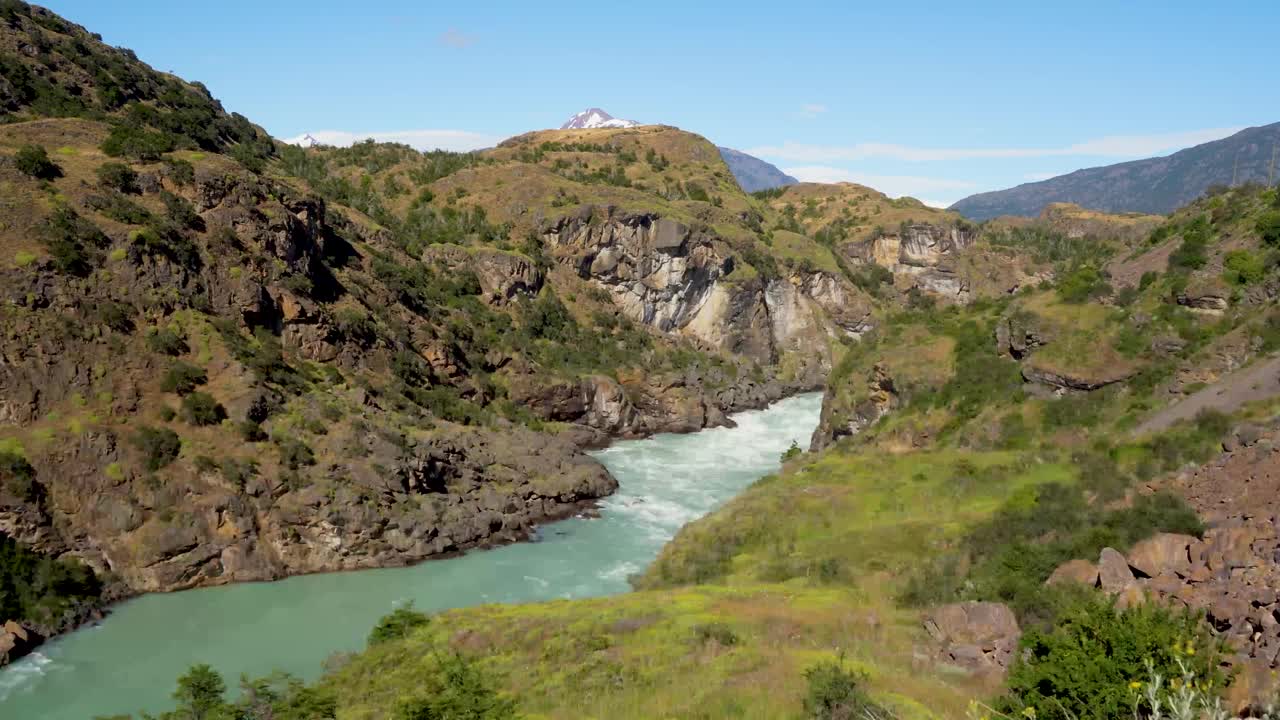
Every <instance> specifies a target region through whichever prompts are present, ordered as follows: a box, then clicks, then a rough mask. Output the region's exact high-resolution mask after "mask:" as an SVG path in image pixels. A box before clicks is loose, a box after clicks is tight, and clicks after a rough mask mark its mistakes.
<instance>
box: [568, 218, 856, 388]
mask: <svg viewBox="0 0 1280 720" xmlns="http://www.w3.org/2000/svg"><path fill="white" fill-rule="evenodd" d="M543 238H544V240H545V241H546V243H547V245H548V246H549V247H551V248H552V249H553V252H554V254H555V255H556V257H557V259H558V260H559V261H560V262H561V263H563V264H567V265H570V266H572V267H574V268H576V269H577V271H578V273H579V275H580V276H582V277H583V278H586V279H589V280H592V281H593V282H595V283H596V284H597V285H598V286H599V287H601V288H602V289H604V290H606V291H608V292H609V294H610V296H611V298H612V300H613V302H614V303H615V304H616V305H618V306H619V307H620V308H621V309H622V311H623V312H624V313H625V314H626V315H627V316H628V317H629V318H631V319H632V320H634V321H636V322H639V323H641V324H644V325H648V326H650V327H653V328H655V329H657V330H659V331H661V332H665V333H671V334H678V335H686V336H691V337H694V338H697V339H698V340H700V341H702V342H705V343H707V344H709V345H711V346H713V347H716V348H721V349H725V350H729V351H731V352H734V353H736V354H739V355H743V356H746V357H747V358H750V359H752V360H755V361H757V362H759V363H761V364H772V363H774V362H776V361H777V360H778V358H779V357H780V356H781V354H783V353H786V352H792V351H798V350H802V349H803V350H805V354H804V355H805V357H804V358H802V362H805V363H806V364H807V365H808V366H809V367H807V368H804V369H802V374H804V373H805V372H810V373H812V374H814V376H815V377H816V376H817V375H818V374H820V373H821V372H825V370H827V369H829V368H830V362H831V358H830V353H829V351H828V350H827V349H826V346H827V343H826V342H825V341H826V340H827V339H829V338H833V337H838V336H840V335H857V334H858V333H860V332H863V331H865V330H866V329H867V328H868V327H869V320H870V316H871V306H870V305H869V304H868V303H867V302H865V301H864V300H863V299H862V298H861V296H860V295H859V294H858V292H857V291H856V290H855V289H854V288H853V287H852V286H851V285H849V284H848V282H847V281H846V280H845V279H844V278H843V277H836V276H833V275H830V274H827V273H823V272H817V271H814V272H808V273H797V274H795V275H793V276H789V277H781V278H769V279H755V280H750V281H738V282H735V281H731V280H729V279H728V278H729V276H730V275H731V274H732V273H733V271H734V268H735V267H736V266H737V264H739V263H741V262H743V260H742V258H741V256H740V255H739V254H738V253H736V252H735V251H734V250H733V249H732V248H731V247H730V246H729V245H728V244H726V243H725V242H723V241H722V240H720V239H718V238H717V237H716V236H715V235H714V234H712V233H710V232H708V231H706V230H702V229H695V228H690V227H688V226H686V225H684V224H682V223H679V222H676V221H674V220H671V219H669V218H663V217H658V216H654V215H651V214H634V213H627V212H624V211H620V210H617V209H614V208H593V207H584V208H582V209H581V210H580V211H579V212H578V213H577V214H576V215H572V216H568V217H564V218H561V219H560V220H557V221H555V222H554V223H552V224H551V225H550V226H549V227H547V228H546V230H545V231H544V234H543ZM815 350H816V352H814V351H815Z"/></svg>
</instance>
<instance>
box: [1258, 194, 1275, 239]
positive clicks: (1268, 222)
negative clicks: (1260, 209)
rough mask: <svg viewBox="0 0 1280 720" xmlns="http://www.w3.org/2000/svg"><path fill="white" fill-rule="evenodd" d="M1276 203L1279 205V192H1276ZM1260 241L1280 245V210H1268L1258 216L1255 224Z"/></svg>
mask: <svg viewBox="0 0 1280 720" xmlns="http://www.w3.org/2000/svg"><path fill="white" fill-rule="evenodd" d="M1276 198H1277V205H1278V206H1280V193H1277V194H1276ZM1256 228H1257V230H1258V235H1259V236H1260V237H1261V238H1262V242H1264V243H1266V244H1268V245H1272V246H1274V245H1280V210H1268V211H1267V212H1265V213H1263V214H1262V216H1261V217H1259V218H1258V223H1257V225H1256Z"/></svg>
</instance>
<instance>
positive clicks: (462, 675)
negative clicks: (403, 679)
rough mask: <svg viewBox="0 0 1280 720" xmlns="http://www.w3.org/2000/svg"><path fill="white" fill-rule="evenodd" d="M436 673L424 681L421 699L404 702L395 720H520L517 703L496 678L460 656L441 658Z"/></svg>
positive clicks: (419, 697) (418, 693)
mask: <svg viewBox="0 0 1280 720" xmlns="http://www.w3.org/2000/svg"><path fill="white" fill-rule="evenodd" d="M438 658H439V659H438V665H439V667H438V668H437V670H436V672H434V673H432V674H431V676H430V677H426V678H423V679H422V685H421V687H420V688H418V691H417V695H418V697H415V698H411V699H405V700H401V701H400V704H399V706H398V707H397V708H396V711H395V714H394V715H393V716H392V717H393V720H448V719H450V718H458V719H459V720H463V719H464V718H465V720H516V718H517V717H518V715H517V714H516V703H515V701H514V700H512V699H510V698H508V697H505V696H503V695H502V694H501V693H500V692H499V691H498V689H497V682H496V680H495V679H494V678H492V677H490V676H489V675H488V674H487V673H485V672H484V671H483V670H482V669H481V668H480V666H478V665H476V664H475V663H474V662H472V661H470V660H468V659H466V658H464V657H463V656H461V655H458V654H456V653H449V654H442V655H439V656H438Z"/></svg>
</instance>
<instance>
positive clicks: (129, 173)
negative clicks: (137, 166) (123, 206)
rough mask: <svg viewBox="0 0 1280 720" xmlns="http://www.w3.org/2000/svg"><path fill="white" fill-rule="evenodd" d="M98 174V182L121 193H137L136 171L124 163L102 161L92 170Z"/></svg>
mask: <svg viewBox="0 0 1280 720" xmlns="http://www.w3.org/2000/svg"><path fill="white" fill-rule="evenodd" d="M94 174H95V175H97V176H98V184H100V185H102V186H103V187H107V188H111V189H112V190H116V191H119V192H122V193H137V192H139V190H138V173H136V172H134V171H133V168H131V167H129V166H128V165H125V164H124V163H118V162H109V163H103V164H101V165H99V166H98V169H97V170H94Z"/></svg>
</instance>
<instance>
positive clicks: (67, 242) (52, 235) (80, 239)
mask: <svg viewBox="0 0 1280 720" xmlns="http://www.w3.org/2000/svg"><path fill="white" fill-rule="evenodd" d="M41 230H42V233H41V234H42V235H43V239H44V244H45V248H46V249H47V250H48V251H49V254H50V255H51V256H52V257H53V265H54V268H55V269H56V270H57V271H58V272H61V273H66V274H68V275H79V276H85V275H88V274H89V272H90V271H91V270H92V269H93V268H92V263H93V262H95V261H96V259H97V256H98V250H100V249H101V248H105V247H107V246H108V245H110V243H111V241H110V240H109V239H108V238H107V236H106V235H104V234H103V233H102V231H101V230H99V229H98V228H97V226H96V225H94V224H93V223H91V222H89V221H88V220H85V219H84V218H82V217H80V216H79V215H78V214H76V211H74V210H72V209H71V208H69V207H66V206H60V207H59V208H58V209H57V210H55V211H54V213H53V215H51V216H50V217H49V219H48V220H46V221H45V222H44V224H43V227H42V228H41Z"/></svg>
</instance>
